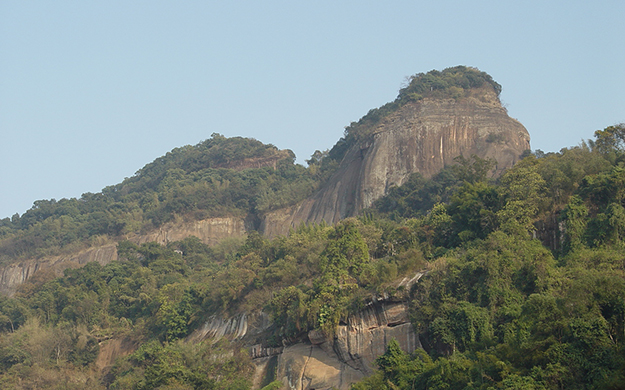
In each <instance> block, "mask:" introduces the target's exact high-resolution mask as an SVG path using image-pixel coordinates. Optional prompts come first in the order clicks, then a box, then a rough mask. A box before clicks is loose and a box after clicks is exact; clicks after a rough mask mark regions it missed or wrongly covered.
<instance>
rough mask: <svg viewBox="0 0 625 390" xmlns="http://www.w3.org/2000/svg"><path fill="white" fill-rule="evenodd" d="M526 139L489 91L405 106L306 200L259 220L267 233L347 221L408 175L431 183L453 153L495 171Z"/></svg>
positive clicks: (510, 160)
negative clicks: (493, 165) (485, 161)
mask: <svg viewBox="0 0 625 390" xmlns="http://www.w3.org/2000/svg"><path fill="white" fill-rule="evenodd" d="M529 147H530V145H529V134H528V132H527V130H526V129H525V127H523V125H522V124H521V123H519V122H518V121H517V120H515V119H512V118H510V117H509V116H508V114H507V112H506V110H505V108H503V107H502V105H501V103H500V102H499V99H498V98H497V95H496V93H495V91H494V90H492V89H491V88H487V87H484V88H481V89H479V90H477V91H475V92H474V93H473V94H472V95H471V96H469V97H464V98H461V99H458V100H454V99H424V100H421V101H418V102H411V103H408V104H406V105H404V106H403V107H401V108H400V109H399V110H397V111H396V112H393V113H391V114H390V115H388V116H387V117H385V118H383V119H382V120H381V121H380V122H379V123H378V124H377V125H376V126H375V128H374V129H373V135H372V136H371V137H370V138H368V139H367V140H366V141H361V142H360V143H357V144H355V145H353V146H352V147H351V148H350V149H349V150H348V151H347V153H346V154H345V156H344V158H343V160H342V162H341V164H340V166H339V168H338V170H337V171H336V172H335V173H334V175H333V176H332V177H331V178H330V180H329V181H328V182H327V183H326V184H325V185H324V186H323V187H322V188H321V189H320V191H318V192H317V193H316V194H315V195H314V196H313V197H311V198H309V199H307V200H305V201H303V202H301V203H300V204H298V205H296V206H293V207H291V208H289V209H286V210H278V211H276V212H273V213H270V214H268V215H267V216H266V217H265V220H264V221H263V224H262V228H263V231H264V232H265V234H266V235H268V236H275V235H278V234H285V233H286V232H288V230H289V229H290V228H293V227H297V226H298V225H299V224H301V223H303V222H315V223H319V222H321V221H322V220H324V221H325V222H327V223H330V224H333V223H336V222H338V221H340V220H341V219H344V218H347V217H350V216H354V215H356V214H357V213H358V212H359V211H360V210H362V209H363V208H366V207H369V206H371V204H372V203H373V201H375V200H376V199H378V198H380V197H382V196H383V195H385V194H386V193H387V191H388V189H389V188H390V187H392V186H395V185H401V184H403V183H404V181H405V180H406V179H407V178H408V177H409V175H410V174H411V173H414V172H419V173H421V174H422V175H423V176H425V177H430V176H432V175H434V174H435V173H437V172H439V171H440V170H441V169H442V168H443V167H445V166H446V165H451V164H453V163H454V158H456V157H457V156H459V155H463V156H465V157H467V158H468V157H470V156H471V155H473V154H475V155H477V156H478V157H480V158H493V159H495V160H496V161H497V163H498V164H497V172H496V173H500V172H501V171H502V170H504V169H506V168H509V167H511V166H512V165H513V164H514V163H515V162H516V161H518V160H519V157H520V155H521V154H522V153H523V152H524V151H525V150H527V149H529Z"/></svg>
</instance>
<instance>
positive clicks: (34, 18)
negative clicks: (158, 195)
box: [0, 0, 625, 218]
mask: <svg viewBox="0 0 625 390" xmlns="http://www.w3.org/2000/svg"><path fill="white" fill-rule="evenodd" d="M624 17H625V2H623V1H622V0H618V1H602V0H598V1H593V2H589V1H581V0H568V1H507V0H498V1H494V0H493V1H481V0H473V1H466V0H465V1H451V0H438V1H403V0H402V1H400V0H396V1H395V0H386V1H380V0H378V1H367V0H359V1H341V0H333V1H325V0H317V1H314V2H313V1H298V0H288V1H273V0H264V1H230V2H226V1H211V0H204V1H185V0H179V1H158V0H150V1H140V0H133V1H126V0H124V1H115V0H107V1H95V0H94V1H65V0H55V1H44V0H42V1H23V0H19V1H13V0H0V148H1V151H0V218H4V217H10V216H12V215H13V214H15V213H19V214H22V213H24V212H25V211H26V210H28V209H29V208H30V207H31V206H32V204H33V201H35V200H38V199H57V200H58V199H61V198H71V197H80V196H81V195H82V194H83V193H86V192H99V191H100V190H102V188H104V187H106V186H108V185H113V184H116V183H119V182H121V181H122V180H123V179H124V178H126V177H130V176H132V175H133V174H134V173H135V172H136V171H137V170H139V169H140V168H141V167H143V166H144V165H145V164H147V163H149V162H151V161H153V160H154V159H156V158H158V157H160V156H162V155H164V154H165V153H167V152H168V151H170V150H172V149H173V148H176V147H180V146H184V145H189V144H190V145H195V144H197V143H199V142H201V141H203V140H205V139H207V138H210V136H211V134H213V133H220V134H223V135H225V136H228V137H231V136H244V137H252V138H256V139H258V140H260V141H262V142H265V143H271V144H274V145H276V146H277V147H279V148H281V149H285V148H286V149H291V150H293V151H294V152H295V154H296V155H297V161H298V162H299V163H302V164H305V162H304V160H306V159H308V158H309V157H310V155H311V154H313V153H314V151H315V150H326V149H329V148H331V147H332V146H333V145H334V144H335V143H336V141H337V140H338V139H339V138H340V137H341V136H342V135H343V131H344V128H345V126H347V125H349V124H350V123H351V122H352V121H357V120H358V119H359V118H360V117H362V116H363V115H365V114H366V113H367V111H369V110H370V109H372V108H375V107H379V106H381V105H383V104H385V103H387V102H389V101H392V100H394V99H395V97H396V96H397V92H398V90H399V89H400V88H401V87H402V86H403V85H404V83H405V81H406V78H407V77H408V76H410V75H413V74H416V73H421V72H428V71H430V70H432V69H437V70H442V69H445V68H448V67H452V66H456V65H466V66H472V67H477V68H479V69H480V70H482V71H485V72H487V73H488V74H490V75H491V76H492V77H493V78H494V79H495V80H496V81H497V82H498V83H500V84H501V85H502V86H503V93H502V95H501V100H502V102H503V103H504V105H505V106H506V107H507V109H508V113H509V115H510V116H511V117H513V118H516V119H518V120H519V121H520V122H521V123H522V124H523V125H524V126H525V127H526V128H527V130H528V131H529V133H530V136H531V146H532V149H534V150H535V149H541V150H543V151H545V152H549V151H558V150H560V149H561V148H563V147H570V146H575V145H577V144H579V143H580V142H581V141H582V140H584V139H589V138H592V137H593V133H594V131H595V130H598V129H603V128H605V127H607V126H610V125H614V124H617V123H622V122H625V97H624V96H625V95H624V93H623V92H624V90H625V68H624V67H623V64H625V38H624V37H625V23H623V20H624Z"/></svg>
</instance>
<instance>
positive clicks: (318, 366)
mask: <svg viewBox="0 0 625 390" xmlns="http://www.w3.org/2000/svg"><path fill="white" fill-rule="evenodd" d="M308 339H309V340H308V341H309V342H299V343H295V344H293V345H289V346H286V347H284V349H282V350H281V349H272V350H271V351H264V350H263V348H261V347H260V346H258V345H256V346H254V347H253V348H252V352H251V355H252V358H253V359H254V363H255V364H256V366H257V372H259V371H263V372H265V371H267V368H266V365H267V362H268V358H269V357H271V356H273V357H276V358H277V367H276V379H278V380H280V381H282V383H283V384H284V388H285V389H298V390H299V389H302V390H305V389H317V390H320V389H331V388H336V389H340V390H341V389H349V387H350V385H351V383H353V382H356V381H358V380H360V379H362V378H363V377H365V376H367V375H370V374H371V373H372V372H373V369H374V367H375V359H376V358H377V357H378V356H380V355H382V354H383V353H384V352H385V351H386V347H387V345H388V343H389V341H390V340H392V339H396V340H397V341H398V342H399V345H400V346H401V348H402V349H404V350H405V351H407V352H413V351H414V350H415V349H417V348H421V344H420V343H419V340H418V338H417V336H416V334H415V332H414V329H413V327H412V324H411V323H410V322H409V320H408V310H407V306H406V304H405V303H403V302H380V301H375V302H372V303H371V304H369V305H368V306H367V307H366V308H365V309H364V310H362V311H361V312H359V313H358V314H355V315H352V316H349V317H348V319H347V322H346V323H345V324H341V325H339V327H338V330H337V332H336V334H335V335H333V336H331V337H328V336H326V335H325V334H324V333H323V332H321V331H311V332H309V333H308ZM257 376H259V377H260V376H262V375H260V374H258V375H257Z"/></svg>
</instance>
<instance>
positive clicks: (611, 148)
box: [0, 67, 625, 390]
mask: <svg viewBox="0 0 625 390" xmlns="http://www.w3.org/2000/svg"><path fill="white" fill-rule="evenodd" d="M500 90H501V87H500V86H499V85H498V84H497V83H496V82H495V81H494V80H492V78H491V77H490V76H488V75H487V74H485V73H483V72H480V71H478V70H476V69H472V68H466V67H455V68H449V69H445V70H443V71H440V72H439V71H432V72H428V73H426V74H417V75H415V76H413V77H412V78H411V80H410V83H408V84H407V85H406V87H405V88H402V90H401V91H400V93H399V95H398V97H397V99H396V100H395V101H393V102H390V103H388V104H386V105H384V106H382V107H380V108H377V109H373V110H371V111H370V112H369V113H368V114H367V115H365V116H364V117H363V118H361V119H360V120H359V121H358V122H354V123H352V124H351V125H350V126H349V127H348V128H347V129H346V132H345V136H344V137H343V138H342V139H341V140H339V142H337V144H336V145H335V146H334V147H333V148H332V149H330V150H328V151H327V152H320V151H319V152H315V154H313V156H312V157H311V159H310V160H309V166H308V167H307V168H305V167H303V166H301V165H297V164H295V163H294V156H293V155H292V153H291V152H289V151H281V150H278V149H277V148H275V147H274V146H272V145H265V144H263V143H261V142H259V141H257V140H253V139H245V138H240V137H235V138H225V137H223V136H221V135H219V134H213V135H212V137H211V138H210V139H208V140H206V141H203V142H201V143H199V144H198V145H194V146H185V147H182V148H177V149H174V150H173V151H172V152H170V153H168V154H167V155H165V156H163V157H161V158H159V159H157V160H155V161H154V162H152V163H150V164H148V165H146V167H144V168H143V169H142V170H140V171H139V172H137V174H136V175H134V176H133V177H131V178H128V179H126V180H124V181H123V182H122V183H120V184H117V185H113V186H110V187H107V188H105V189H104V190H103V191H102V192H100V193H97V194H84V195H83V196H82V197H81V198H80V199H61V200H59V201H56V200H48V201H37V202H36V203H35V206H34V207H33V208H32V209H31V210H29V211H28V212H26V213H25V214H24V215H22V216H19V217H16V218H13V219H11V220H2V221H0V222H1V223H0V258H1V259H2V261H3V263H4V265H3V267H2V283H4V284H5V285H4V287H3V288H4V290H3V292H5V293H6V294H7V295H9V294H12V296H7V295H0V384H1V387H3V388H15V389H27V388H50V389H72V388H76V389H78V388H86V387H89V388H93V389H156V388H160V389H165V388H181V389H231V390H235V389H250V388H254V389H261V388H262V389H264V390H269V389H273V390H277V389H286V388H298V389H330V388H338V389H341V390H346V389H348V388H353V389H359V390H364V389H391V388H392V389H394V388H398V389H410V388H413V387H414V388H431V389H442V388H450V387H451V388H468V387H471V388H479V389H484V390H486V389H490V388H534V389H560V388H570V389H585V388H607V389H610V388H615V389H616V388H622V387H623V386H622V385H623V383H624V380H623V378H625V360H623V356H625V355H624V354H623V353H624V351H625V347H624V346H625V336H624V335H625V333H624V332H623V329H625V316H624V315H623V313H625V304H624V302H625V266H624V264H625V262H624V257H623V247H624V245H625V218H624V216H625V202H624V201H623V199H625V196H624V194H623V190H622V188H623V186H622V183H623V182H625V169H623V164H624V163H625V145H624V144H623V140H625V125H615V126H610V127H608V128H606V129H604V130H600V131H597V132H595V140H589V141H588V142H584V143H582V144H580V145H579V146H577V147H572V148H563V149H562V150H561V151H560V152H558V153H550V154H544V153H539V152H537V153H530V152H527V151H525V150H524V149H525V148H526V147H527V146H528V143H527V142H528V138H527V132H526V131H525V129H524V128H523V127H522V126H521V125H520V124H518V122H516V121H514V120H512V119H510V118H509V117H508V116H507V115H506V112H505V110H504V109H503V108H502V107H501V105H500V104H499V101H498V98H497V96H498V93H499V91H500ZM465 135H466V136H465ZM441 145H442V147H441ZM456 153H459V154H458V155H455V154H456ZM521 153H523V156H524V158H523V159H520V156H519V155H520V154H521ZM495 158H496V159H498V161H497V163H495ZM299 221H301V222H302V223H299ZM287 229H288V233H287V234H283V235H281V234H278V233H279V232H280V231H281V230H285V231H286V230H287ZM263 230H264V234H262V232H263ZM10 283H13V284H11V285H9V284H10ZM352 386H353V387H352Z"/></svg>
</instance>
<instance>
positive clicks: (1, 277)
mask: <svg viewBox="0 0 625 390" xmlns="http://www.w3.org/2000/svg"><path fill="white" fill-rule="evenodd" d="M113 260H117V247H116V244H107V245H103V246H99V247H96V248H89V249H87V250H85V251H82V252H79V253H77V254H72V255H68V256H55V257H47V258H43V259H30V260H24V261H21V262H19V263H14V264H11V265H8V266H4V267H0V294H4V295H9V296H10V295H13V293H15V291H16V289H17V287H18V286H19V285H20V284H22V283H24V282H25V281H26V280H27V279H28V278H30V277H31V276H33V274H34V273H35V272H37V271H39V270H53V271H54V272H55V273H56V274H57V275H62V274H63V271H64V270H66V269H68V268H79V267H82V266H84V265H85V264H87V263H90V262H92V261H97V262H98V263H100V264H102V265H105V264H108V263H110V262H111V261H113Z"/></svg>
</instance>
